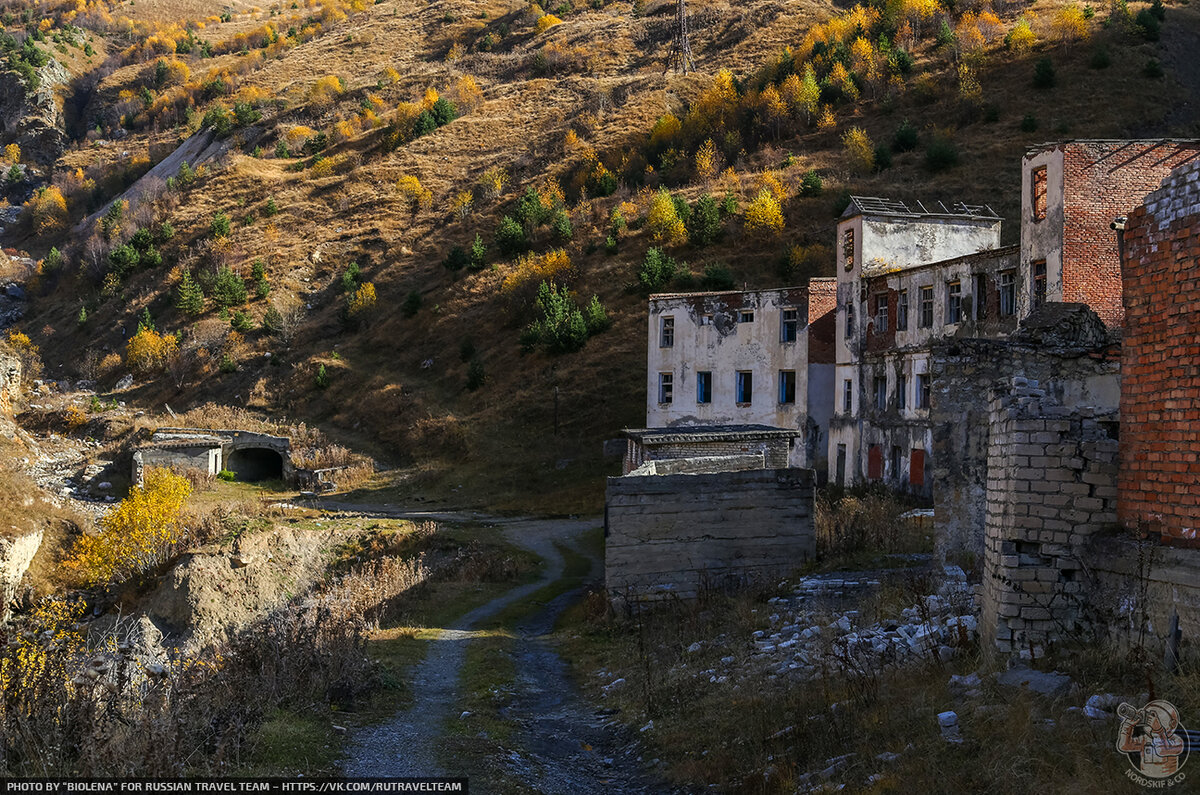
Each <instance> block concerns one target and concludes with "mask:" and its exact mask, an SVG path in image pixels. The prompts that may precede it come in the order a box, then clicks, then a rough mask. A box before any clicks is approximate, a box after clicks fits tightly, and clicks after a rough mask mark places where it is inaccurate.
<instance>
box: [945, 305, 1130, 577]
mask: <svg viewBox="0 0 1200 795" xmlns="http://www.w3.org/2000/svg"><path fill="white" fill-rule="evenodd" d="M930 373H931V374H932V379H933V400H932V408H931V410H930V423H931V425H932V427H933V448H932V453H933V455H932V457H933V460H934V462H935V464H934V466H933V492H934V495H935V496H936V499H935V501H934V528H935V537H936V539H937V548H938V552H939V554H942V555H948V554H949V555H959V554H962V553H966V554H967V555H968V556H974V557H975V558H977V559H978V558H982V556H983V553H984V527H985V520H986V514H987V505H988V500H987V484H988V480H989V465H988V445H989V442H990V432H991V428H990V425H989V422H990V419H989V418H990V413H991V405H990V404H991V400H992V396H993V392H994V390H995V388H996V386H997V385H998V384H999V385H1005V384H1011V383H1012V381H1013V379H1014V378H1018V377H1021V378H1026V379H1028V380H1029V381H1032V382H1036V383H1038V384H1039V385H1040V388H1042V389H1043V390H1045V391H1046V392H1047V393H1048V394H1049V395H1050V396H1051V398H1052V399H1053V400H1055V401H1057V403H1058V404H1059V405H1062V406H1064V407H1065V408H1067V409H1072V410H1074V409H1084V408H1088V409H1092V410H1095V411H1098V412H1100V413H1112V412H1115V411H1116V410H1117V405H1118V403H1119V401H1120V383H1121V381H1120V347H1119V345H1117V344H1116V343H1115V341H1114V339H1113V337H1112V336H1111V335H1110V334H1109V332H1108V330H1107V329H1106V328H1105V326H1104V323H1103V321H1101V320H1100V318H1099V317H1098V316H1097V315H1096V313H1094V312H1092V310H1090V309H1089V308H1088V307H1086V306H1084V305H1082V304H1055V303H1048V304H1044V305H1043V306H1042V307H1040V308H1039V309H1037V310H1036V311H1035V312H1034V313H1033V314H1032V315H1030V316H1029V317H1027V318H1025V319H1024V320H1023V321H1021V325H1020V327H1019V328H1018V330H1017V331H1016V332H1014V333H1013V334H1012V335H1011V336H1009V337H1008V338H1006V339H960V338H957V337H947V338H945V339H942V340H939V341H938V342H936V343H934V344H933V346H932V349H931V360H930Z"/></svg>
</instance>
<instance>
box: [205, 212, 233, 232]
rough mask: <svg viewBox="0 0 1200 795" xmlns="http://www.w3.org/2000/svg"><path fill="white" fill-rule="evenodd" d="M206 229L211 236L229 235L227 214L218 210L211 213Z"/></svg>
mask: <svg viewBox="0 0 1200 795" xmlns="http://www.w3.org/2000/svg"><path fill="white" fill-rule="evenodd" d="M208 230H209V232H210V233H212V236H213V237H229V216H227V215H226V214H225V213H223V212H221V211H219V210H218V211H217V212H215V213H213V217H212V223H210V224H209V225H208Z"/></svg>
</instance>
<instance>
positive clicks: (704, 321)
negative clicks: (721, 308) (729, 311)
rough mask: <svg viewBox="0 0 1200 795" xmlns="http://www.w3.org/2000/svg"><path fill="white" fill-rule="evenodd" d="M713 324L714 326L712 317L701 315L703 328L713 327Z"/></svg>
mask: <svg viewBox="0 0 1200 795" xmlns="http://www.w3.org/2000/svg"><path fill="white" fill-rule="evenodd" d="M712 324H713V316H712V315H701V316H700V325H701V326H711V325H712Z"/></svg>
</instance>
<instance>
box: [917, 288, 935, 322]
mask: <svg viewBox="0 0 1200 795" xmlns="http://www.w3.org/2000/svg"><path fill="white" fill-rule="evenodd" d="M919 325H920V326H921V328H932V327H933V288H932V287H922V288H921V322H920V324H919Z"/></svg>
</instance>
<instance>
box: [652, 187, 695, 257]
mask: <svg viewBox="0 0 1200 795" xmlns="http://www.w3.org/2000/svg"><path fill="white" fill-rule="evenodd" d="M646 226H647V228H648V229H649V230H650V235H651V236H652V237H653V238H654V240H655V242H657V243H663V244H666V245H673V244H675V243H682V242H683V241H684V240H686V239H687V229H686V228H685V227H684V225H683V221H682V220H680V218H679V212H678V210H676V208H675V201H674V200H673V199H672V198H671V194H670V193H668V192H667V190H666V189H660V190H659V191H658V192H657V193H655V194H654V197H653V198H652V199H650V211H649V213H647V215H646Z"/></svg>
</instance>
